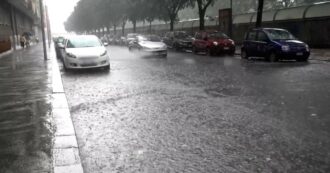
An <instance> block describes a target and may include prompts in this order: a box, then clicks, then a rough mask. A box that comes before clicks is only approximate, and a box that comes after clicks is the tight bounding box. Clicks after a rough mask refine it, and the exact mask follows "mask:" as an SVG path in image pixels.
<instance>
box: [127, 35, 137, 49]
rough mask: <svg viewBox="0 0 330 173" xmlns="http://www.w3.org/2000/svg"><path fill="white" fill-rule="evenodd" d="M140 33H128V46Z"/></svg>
mask: <svg viewBox="0 0 330 173" xmlns="http://www.w3.org/2000/svg"><path fill="white" fill-rule="evenodd" d="M138 35H139V34H137V33H129V34H127V36H126V45H127V46H128V44H129V43H130V42H131V41H134V40H135V39H136V36H138Z"/></svg>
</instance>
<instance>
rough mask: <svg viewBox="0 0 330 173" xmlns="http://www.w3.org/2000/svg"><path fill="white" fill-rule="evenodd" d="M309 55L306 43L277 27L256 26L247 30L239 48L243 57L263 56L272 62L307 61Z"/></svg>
mask: <svg viewBox="0 0 330 173" xmlns="http://www.w3.org/2000/svg"><path fill="white" fill-rule="evenodd" d="M309 55H310V50H309V47H308V45H307V44H306V43H304V42H302V41H299V40H298V39H297V38H295V37H294V36H293V35H292V34H291V33H290V32H289V31H287V30H285V29H279V28H257V29H252V30H250V31H248V32H247V33H246V35H245V40H244V41H243V46H242V48H241V56H242V58H243V59H248V58H249V57H253V56H255V57H265V58H266V59H267V60H269V61H271V62H274V61H278V60H280V59H295V60H297V61H307V60H308V58H309Z"/></svg>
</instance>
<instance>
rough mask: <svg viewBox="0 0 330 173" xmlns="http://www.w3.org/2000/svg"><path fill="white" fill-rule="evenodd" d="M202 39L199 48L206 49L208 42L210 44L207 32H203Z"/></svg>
mask: <svg viewBox="0 0 330 173" xmlns="http://www.w3.org/2000/svg"><path fill="white" fill-rule="evenodd" d="M201 37H202V38H201V39H200V40H199V49H200V50H203V51H206V50H207V44H208V34H207V33H201Z"/></svg>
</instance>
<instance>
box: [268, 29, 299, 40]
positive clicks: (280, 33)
mask: <svg viewBox="0 0 330 173" xmlns="http://www.w3.org/2000/svg"><path fill="white" fill-rule="evenodd" d="M266 33H267V34H268V36H269V37H270V38H271V39H272V40H294V39H295V37H294V36H293V35H292V34H290V32H288V31H285V30H275V29H268V30H266Z"/></svg>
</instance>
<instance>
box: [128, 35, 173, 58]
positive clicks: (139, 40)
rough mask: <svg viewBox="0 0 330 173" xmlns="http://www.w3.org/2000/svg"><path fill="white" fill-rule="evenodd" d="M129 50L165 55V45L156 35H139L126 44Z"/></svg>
mask: <svg viewBox="0 0 330 173" xmlns="http://www.w3.org/2000/svg"><path fill="white" fill-rule="evenodd" d="M128 49H129V50H130V51H135V50H137V51H140V52H144V53H146V54H147V55H157V56H162V57H167V46H166V44H165V43H163V42H162V41H161V39H160V37H158V36H156V35H139V36H137V37H136V39H135V40H134V41H131V42H130V43H129V45H128Z"/></svg>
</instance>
